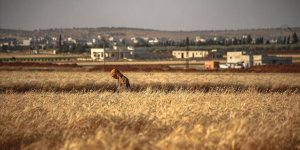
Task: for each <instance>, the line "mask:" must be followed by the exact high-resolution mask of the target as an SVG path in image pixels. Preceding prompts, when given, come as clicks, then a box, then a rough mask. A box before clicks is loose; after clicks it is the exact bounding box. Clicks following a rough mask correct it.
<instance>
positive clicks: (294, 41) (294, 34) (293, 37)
mask: <svg viewBox="0 0 300 150" xmlns="http://www.w3.org/2000/svg"><path fill="white" fill-rule="evenodd" d="M292 43H293V44H296V43H298V36H297V34H296V32H294V33H293V35H292Z"/></svg>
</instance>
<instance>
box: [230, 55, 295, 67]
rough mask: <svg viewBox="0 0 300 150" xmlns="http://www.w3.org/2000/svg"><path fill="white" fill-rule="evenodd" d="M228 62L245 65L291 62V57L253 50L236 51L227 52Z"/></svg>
mask: <svg viewBox="0 0 300 150" xmlns="http://www.w3.org/2000/svg"><path fill="white" fill-rule="evenodd" d="M227 63H228V64H242V65H243V66H244V67H251V66H256V65H267V64H291V63H292V58H291V57H276V56H268V55H265V54H255V53H252V52H245V51H236V52H227Z"/></svg>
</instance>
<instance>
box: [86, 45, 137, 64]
mask: <svg viewBox="0 0 300 150" xmlns="http://www.w3.org/2000/svg"><path fill="white" fill-rule="evenodd" d="M91 58H92V60H94V61H103V60H104V59H105V60H119V59H129V58H132V55H131V54H130V51H128V50H126V49H125V50H124V49H117V50H114V49H103V48H92V49H91Z"/></svg>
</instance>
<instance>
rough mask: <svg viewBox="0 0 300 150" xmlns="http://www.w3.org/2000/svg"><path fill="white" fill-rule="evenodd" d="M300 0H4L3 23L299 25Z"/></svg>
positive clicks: (0, 6) (188, 27) (174, 27)
mask: <svg viewBox="0 0 300 150" xmlns="http://www.w3.org/2000/svg"><path fill="white" fill-rule="evenodd" d="M299 8H300V0H0V28H6V29H23V30H34V29H49V28H73V27H134V28H146V29H158V30H168V31H179V30H184V31H194V30H224V29H254V28H274V27H285V26H286V25H287V26H289V27H300V9H299Z"/></svg>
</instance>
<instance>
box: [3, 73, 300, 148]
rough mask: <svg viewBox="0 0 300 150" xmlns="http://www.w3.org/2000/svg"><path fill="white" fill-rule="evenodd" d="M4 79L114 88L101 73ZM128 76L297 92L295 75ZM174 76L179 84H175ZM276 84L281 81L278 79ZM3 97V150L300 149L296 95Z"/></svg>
mask: <svg viewBox="0 0 300 150" xmlns="http://www.w3.org/2000/svg"><path fill="white" fill-rule="evenodd" d="M0 75H1V84H0V86H2V87H5V88H6V86H7V85H9V84H15V85H22V84H30V85H32V84H33V83H34V84H40V85H41V86H45V85H47V86H48V85H51V84H54V85H56V86H59V87H64V86H67V85H69V84H71V83H72V84H73V83H78V84H82V85H85V84H86V82H92V83H94V82H97V83H99V84H100V83H102V82H105V81H107V82H111V83H112V84H113V83H114V80H112V79H110V78H109V76H108V75H107V74H104V73H84V72H79V73H76V74H73V73H67V72H35V73H30V72H1V73H0ZM126 75H127V76H128V77H129V78H130V79H131V81H132V82H133V83H134V84H138V83H135V82H139V84H141V83H145V84H146V83H147V82H155V83H157V82H165V83H169V82H173V81H174V82H176V83H178V84H181V83H182V84H190V83H196V82H200V83H204V82H213V83H218V82H225V83H228V84H243V85H263V84H270V85H272V86H276V87H277V86H278V87H279V86H288V87H292V86H299V85H300V83H299V76H296V75H295V74H207V73H205V74H197V73H179V74H177V75H175V74H173V73H151V74H149V73H126ZM149 76H150V77H149ZM172 77H174V78H175V77H177V78H175V79H174V80H171V78H172ZM275 77H277V78H278V80H273V79H274V78H275ZM220 78H222V79H220ZM14 79H15V80H14ZM148 79H149V80H150V81H149V80H148ZM204 79H208V80H204ZM223 79H226V80H223ZM250 79H252V80H254V81H253V82H251V80H250ZM202 80H203V81H202ZM258 80H261V81H258ZM44 81H45V82H44ZM237 81H238V82H237ZM49 83H51V84H49ZM44 84H45V85H44ZM3 90H4V91H2V92H1V94H0V97H1V100H0V147H1V149H20V148H21V149H299V148H300V144H299V143H300V117H299V116H300V109H299V108H300V107H299V106H300V104H299V102H300V95H299V94H298V93H297V91H294V92H291V91H285V92H271V93H268V92H266V93H261V92H258V91H256V90H255V89H247V90H245V91H243V92H232V91H231V90H230V89H226V87H225V89H223V90H221V92H218V91H217V90H216V91H211V92H201V91H189V90H186V89H183V90H181V89H176V90H171V91H168V92H167V91H161V90H153V89H151V88H146V89H145V90H142V91H140V92H121V93H113V92H108V91H101V92H99V91H77V92H51V91H43V90H38V91H33V90H31V91H27V92H16V91H9V90H6V89H3Z"/></svg>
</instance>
